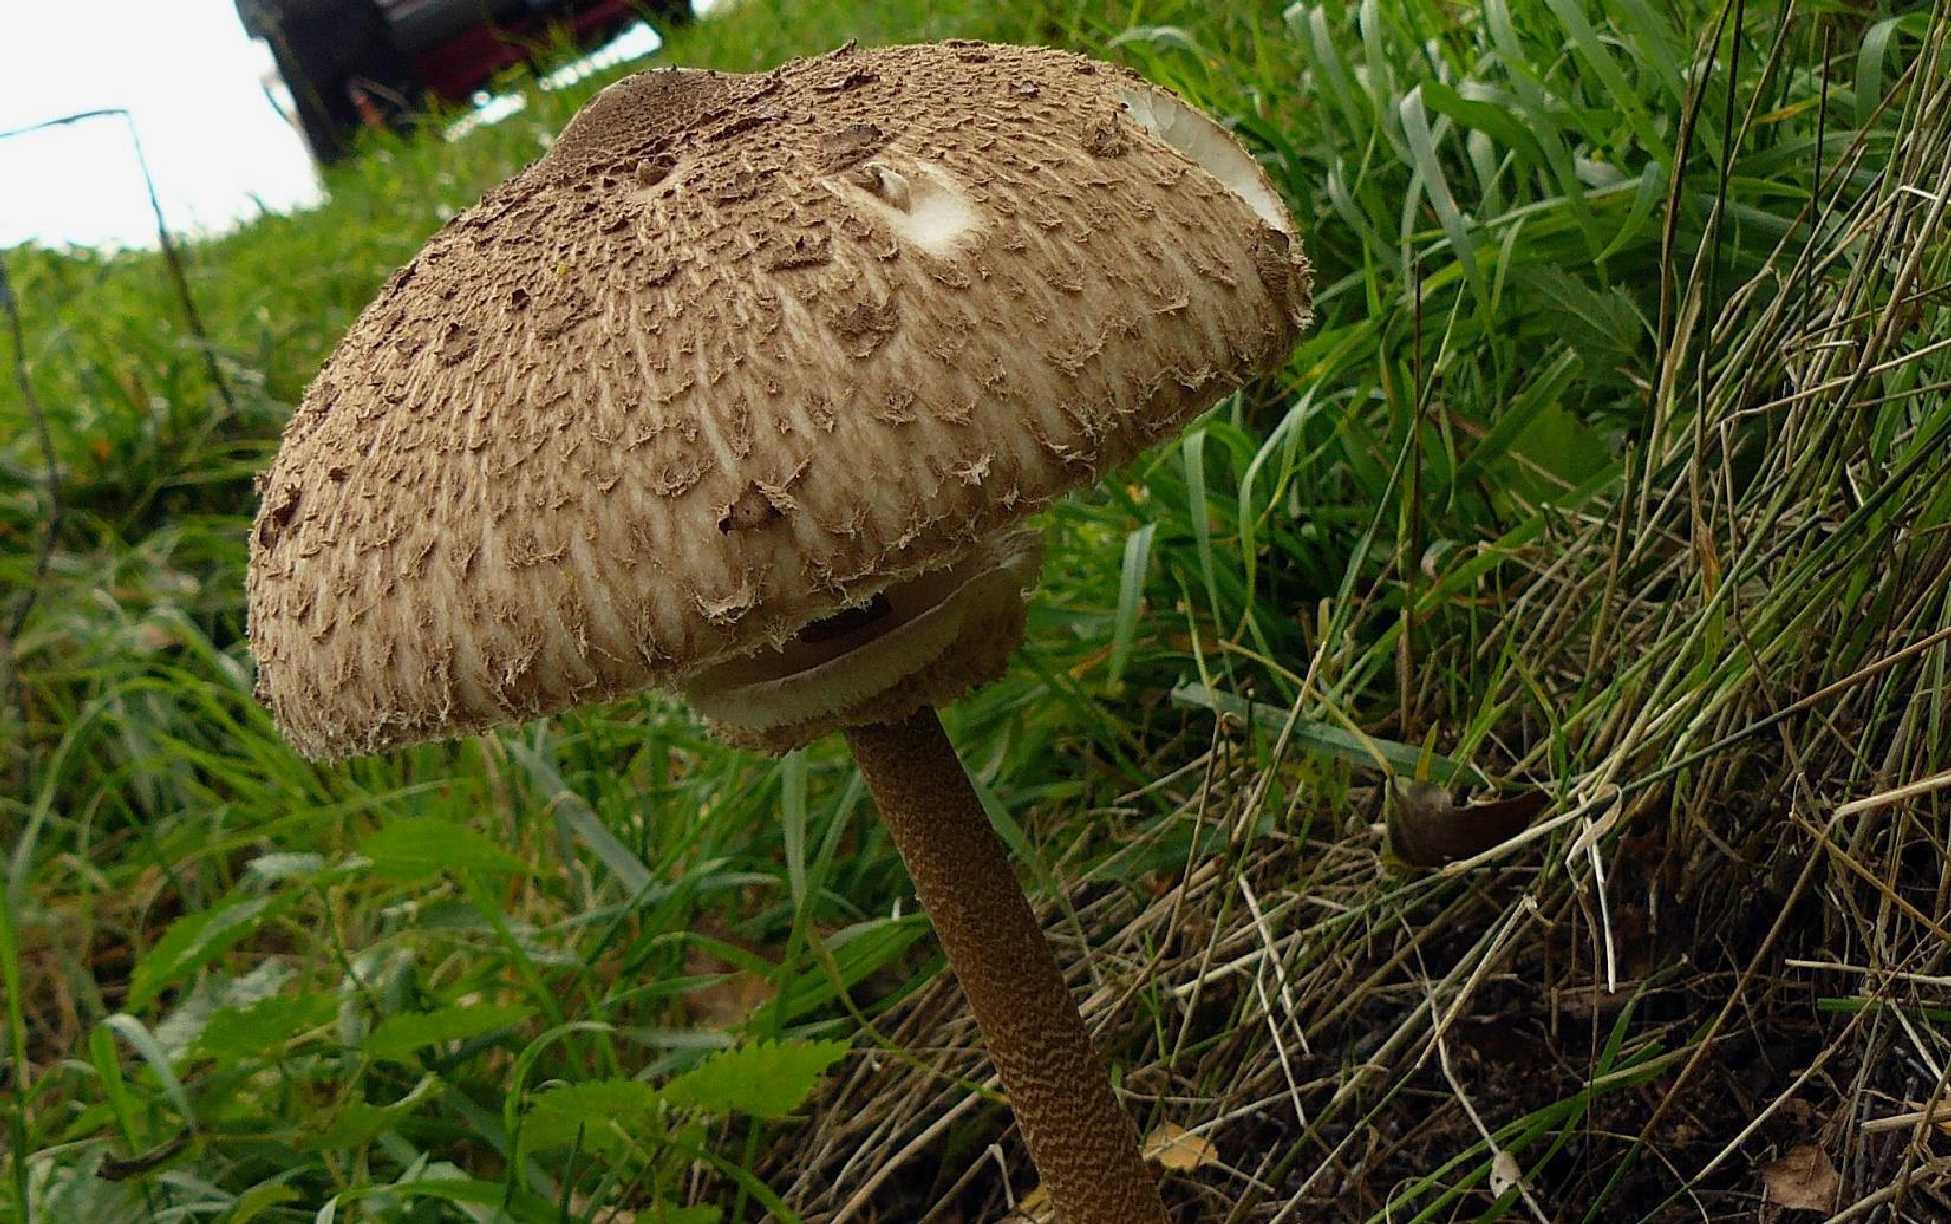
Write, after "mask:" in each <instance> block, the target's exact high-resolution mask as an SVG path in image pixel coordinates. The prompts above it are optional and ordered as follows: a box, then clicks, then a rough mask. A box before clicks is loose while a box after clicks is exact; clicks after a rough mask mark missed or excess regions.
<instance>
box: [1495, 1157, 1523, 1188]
mask: <svg viewBox="0 0 1951 1224" xmlns="http://www.w3.org/2000/svg"><path fill="white" fill-rule="evenodd" d="M1523 1184H1524V1170H1523V1169H1520V1168H1518V1165H1517V1157H1515V1156H1513V1155H1511V1154H1510V1153H1509V1152H1506V1151H1503V1150H1501V1149H1500V1150H1499V1151H1498V1153H1497V1155H1496V1156H1494V1157H1492V1158H1491V1161H1490V1192H1491V1194H1492V1195H1494V1196H1495V1197H1497V1198H1503V1197H1504V1195H1505V1194H1507V1193H1509V1192H1510V1191H1511V1190H1513V1189H1515V1188H1517V1187H1518V1186H1520V1185H1523Z"/></svg>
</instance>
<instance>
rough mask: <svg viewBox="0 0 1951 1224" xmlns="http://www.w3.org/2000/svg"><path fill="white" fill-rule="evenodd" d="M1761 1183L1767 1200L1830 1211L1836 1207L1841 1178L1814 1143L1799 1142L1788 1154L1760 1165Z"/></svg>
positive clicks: (1795, 1207) (1793, 1208)
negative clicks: (1771, 1162)
mask: <svg viewBox="0 0 1951 1224" xmlns="http://www.w3.org/2000/svg"><path fill="white" fill-rule="evenodd" d="M1761 1184H1762V1185H1763V1186H1764V1187H1765V1188H1766V1190H1767V1200H1768V1201H1769V1202H1771V1203H1776V1204H1779V1205H1781V1206H1782V1207H1785V1208H1787V1209H1788V1210H1790V1211H1820V1212H1824V1213H1827V1212H1831V1211H1834V1210H1835V1209H1836V1192H1837V1191H1838V1190H1840V1189H1841V1188H1842V1179H1841V1178H1839V1177H1837V1176H1836V1166H1835V1165H1832V1164H1830V1163H1829V1157H1828V1155H1827V1154H1825V1153H1824V1152H1823V1150H1822V1149H1821V1148H1819V1147H1817V1146H1816V1145H1815V1144H1813V1143H1798V1144H1796V1145H1795V1146H1794V1147H1792V1148H1790V1149H1789V1151H1788V1155H1786V1156H1784V1157H1782V1158H1781V1159H1780V1160H1777V1161H1775V1162H1774V1163H1773V1164H1767V1165H1763V1166H1762V1167H1761Z"/></svg>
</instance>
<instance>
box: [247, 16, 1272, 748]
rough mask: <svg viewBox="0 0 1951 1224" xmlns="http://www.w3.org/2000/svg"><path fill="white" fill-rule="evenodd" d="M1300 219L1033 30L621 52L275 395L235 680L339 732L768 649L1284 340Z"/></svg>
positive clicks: (396, 728) (1192, 405) (1191, 125)
mask: <svg viewBox="0 0 1951 1224" xmlns="http://www.w3.org/2000/svg"><path fill="white" fill-rule="evenodd" d="M1291 231H1292V223H1291V221H1290V220H1289V219H1288V217H1287V214H1286V212H1285V210H1284V208H1283V206H1282V205H1281V203H1280V201H1279V198H1278V196H1277V194H1276V193H1275V192H1274V191H1273V189H1272V187H1271V186H1270V185H1269V184H1268V183H1267V180H1266V178H1265V176H1264V175H1263V174H1262V173H1261V171H1260V170H1259V167H1258V166H1257V165H1256V164H1255V163H1254V162H1253V159H1252V158H1251V157H1250V156H1249V155H1248V154H1247V153H1246V152H1245V150H1243V149H1241V148H1240V147H1239V145H1238V144H1237V143H1236V142H1234V141H1233V139H1232V138H1231V137H1230V136H1229V135H1227V134H1226V133H1225V132H1224V131H1223V130H1222V129H1220V128H1219V127H1218V126H1217V125H1215V124H1213V123H1212V121H1211V120H1209V119H1206V118H1205V117H1204V116H1202V115H1199V114H1198V113H1197V112H1196V111H1193V110H1191V109H1190V108H1189V107H1187V106H1185V105H1184V104H1183V103H1181V102H1179V101H1178V100H1177V99H1176V98H1175V97H1173V96H1172V95H1171V94H1169V93H1167V92H1165V91H1163V90H1160V89H1157V88H1155V87H1153V86H1151V85H1148V84H1146V83H1145V82H1144V81H1142V80H1141V79H1139V78H1137V77H1136V76H1134V75H1132V74H1130V73H1128V72H1125V71H1123V70H1121V69H1117V68H1113V67H1111V66H1109V65H1105V64H1100V63H1096V62H1094V61H1091V60H1088V59H1084V58H1081V57H1079V56H1076V55H1071V54H1067V53H1064V52H1058V51H1052V50H1046V49H1037V48H1025V47H1010V46H995V45H988V44H981V43H969V42H952V43H947V44H940V45H928V46H907V47H893V48H886V49H881V50H872V51H861V50H855V49H853V48H852V47H851V46H849V47H845V48H842V49H841V50H839V51H836V52H834V53H832V54H829V55H826V56H822V57H819V58H817V59H810V60H803V61H796V62H793V63H789V64H786V65H783V66H782V67H780V68H777V69H775V70H773V71H771V72H767V73H763V74H756V75H749V76H739V75H725V74H720V73H714V72H703V71H694V70H685V69H667V70H662V71H656V72H647V73H642V74H639V75H637V76H633V77H629V78H627V79H625V80H623V81H620V82H618V83H617V84H615V85H612V86H611V87H610V88H608V89H606V90H604V91H603V92H602V93H601V94H599V95H598V96H597V97H596V98H595V99H594V100H592V101H591V102H590V104H589V105H588V106H586V107H585V108H584V109H583V110H582V111H581V112H580V113H579V114H578V115H577V116H576V118H575V119H574V120H573V121H572V122H571V123H570V125H569V126H568V127H567V128H566V129H565V130H564V132H563V133H562V136H561V138H560V139H559V140H558V141H557V142H556V143H555V145H554V147H553V148H552V149H551V150H550V151H549V153H548V154H547V155H546V156H545V157H543V158H542V160H540V161H539V162H537V163H536V164H535V165H533V166H531V167H529V168H528V169H527V170H525V171H523V172H522V173H521V174H519V175H517V176H516V177H515V178H513V179H511V180H509V181H508V182H507V183H504V184H503V185H502V186H500V187H498V188H496V189H495V190H494V191H492V192H490V193H489V194H488V196H487V197H486V198H485V199H484V200H483V201H482V202H481V203H480V204H479V205H477V206H475V207H474V208H472V209H470V210H468V211H467V212H465V213H463V214H461V215H460V216H458V217H456V218H455V219H454V220H453V221H452V222H450V223H449V224H448V225H447V226H446V227H445V228H443V229H442V230H441V231H440V232H439V233H438V234H436V235H434V237H433V238H432V239H431V240H429V242H428V243H427V245H426V246H425V247H424V248H423V249H422V250H421V252H420V253H419V255H417V256H416V257H415V258H414V259H413V260H412V261H411V262H409V263H408V264H407V265H406V267H404V268H402V269H401V270H400V271H399V272H398V273H397V274H395V275H394V277H393V278H392V280H391V281H389V282H388V283H387V285H386V287H385V289H384V290H383V291H382V292H381V293H380V295H379V297H378V298H377V299H376V300H375V301H374V302H373V303H372V304H371V305H370V306H368V307H367V308H366V310H365V312H364V313H363V314H362V315H361V316H360V317H359V320H358V321H357V322H356V323H355V324H354V325H353V327H352V329H351V331H350V332H349V333H348V334H347V335H346V337H345V338H344V340H343V341H341V343H340V344H339V346H338V348H337V349H336V350H335V352H334V353H333V355H332V357H331V358H330V360H329V361H328V362H327V363H326V365H325V367H324V369H323V370H322V371H321V372H320V373H319V375H318V377H317V378H316V379H315V380H314V381H313V383H312V385H311V387H310V388H309V389H308V390H307V392H306V394H305V397H304V401H303V402H302V404H301V405H300V406H299V408H298V410H297V412H296V413H295V414H294V415H293V417H292V419H291V421H290V423H289V425H288V426H287V428H286V430H285V434H284V439H283V443H282V446H281V447H280V449H279V452H278V455H277V458H276V460H275V461H274V462H273V464H272V466H271V469H270V471H269V472H268V473H267V474H266V476H265V477H264V479H263V482H262V486H261V487H262V495H263V500H262V504H261V506H260V509H259V512H258V516H257V519H256V523H255V525H254V528H253V532H252V539H251V562H250V572H249V580H248V594H249V605H250V617H251V635H252V647H253V650H254V652H255V654H256V655H257V660H258V668H259V672H258V694H259V697H260V699H261V700H263V701H264V702H265V703H266V704H267V705H269V707H270V708H271V710H272V713H273V715H274V717H275V718H276V720H277V722H278V723H279V725H280V726H281V727H282V729H283V730H284V732H285V734H286V736H287V737H288V738H289V739H290V740H291V741H292V743H293V744H294V745H296V746H297V747H298V748H299V750H300V751H302V752H304V753H306V754H307V755H310V756H315V757H339V756H346V755H352V754H355V753H361V752H371V751H378V750H381V749H385V748H388V747H393V746H397V745H401V744H406V743H410V742H413V741H417V740H423V739H429V738H435V737H439V736H445V735H452V734H456V733H460V732H463V731H468V730H473V729H478V728H482V727H486V726H490V725H493V724H496V723H502V722H508V721H511V720H516V719H521V718H526V717H531V716H534V715H539V714H543V713H547V712H550V711H553V710H558V709H563V708H566V707H569V706H572V705H577V704H581V703H583V702H586V701H593V700H598V699H602V698H607V697H612V696H617V695H620V694H623V693H627V692H631V691H635V690H638V689H642V688H645V687H648V686H653V685H671V684H677V683H681V682H683V681H684V680H685V679H686V678H688V677H692V676H695V675H697V674H699V673H701V672H704V671H706V670H707V669H710V668H713V667H715V666H718V665H720V664H722V663H724V662H725V661H726V660H728V659H732V658H735V657H737V656H739V655H742V654H748V653H751V652H754V651H756V650H760V649H763V648H765V647H768V646H776V645H779V644H780V643H782V642H785V641H786V640H788V639H790V638H791V637H792V635H794V634H795V633H796V632H797V631H798V630H800V629H801V628H802V627H804V626H806V625H807V624H809V623H811V622H813V621H815V620H818V619H820V618H822V617H825V616H828V615H830V614H832V613H834V612H835V611H837V610H840V609H844V608H848V607H851V606H854V605H858V604H860V603H862V602H863V601H865V600H867V599H869V598H871V597H873V596H874V595H875V594H876V593H877V592H879V591H881V590H883V589H884V588H886V587H888V586H889V585H890V584H894V583H899V582H903V581H907V580H910V579H912V578H914V577H915V576H916V575H919V574H923V573H926V572H929V571H932V570H936V569H940V568H943V567H946V566H951V565H954V564H956V563H957V562H958V561H959V560H961V559H963V558H965V557H967V556H968V555H970V554H971V553H972V552H973V551H974V550H975V549H976V548H977V547H978V545H979V544H980V543H981V542H982V541H983V540H984V539H985V538H988V537H991V536H993V535H994V534H995V533H997V532H998V531H999V530H1001V529H1003V528H1005V527H1007V526H1008V525H1009V524H1010V523H1012V522H1013V521H1015V520H1017V519H1020V518H1022V517H1023V516H1025V515H1027V514H1030V513H1031V512H1033V511H1035V510H1037V509H1038V508H1040V507H1042V506H1044V505H1046V504H1048V503H1049V502H1050V501H1052V500H1054V499H1056V498H1058V497H1061V496H1063V495H1064V494H1065V493H1066V492H1067V491H1069V490H1071V489H1073V488H1075V487H1077V486H1079V485H1081V484H1086V483H1089V482H1091V481H1092V480H1093V479H1094V478H1095V477H1096V475H1097V474H1098V473H1099V472H1100V471H1101V470H1103V469H1104V468H1106V467H1107V466H1110V465H1113V464H1116V463H1118V462H1121V461H1123V460H1125V459H1127V458H1129V457H1131V456H1132V455H1134V454H1136V453H1138V452H1139V451H1140V450H1142V449H1143V448H1144V447H1145V446H1147V445H1148V444H1149V443H1151V442H1153V441H1155V440H1156V439H1158V438H1160V437H1162V436H1164V435H1166V434H1168V433H1170V432H1172V431H1174V430H1175V429H1177V428H1178V427H1179V426H1180V425H1182V424H1183V423H1184V422H1185V421H1186V420H1187V419H1188V418H1189V417H1191V416H1192V415H1194V414H1196V413H1197V412H1199V411H1200V410H1202V409H1204V408H1205V407H1207V406H1209V405H1210V404H1212V403H1213V402H1214V401H1215V400H1217V399H1218V398H1219V397H1220V396H1222V395H1223V394H1225V393H1226V392H1227V391H1228V390H1230V389H1232V388H1233V387H1235V386H1237V385H1238V384H1239V383H1241V382H1242V381H1243V380H1245V379H1246V378H1248V377H1249V376H1251V375H1252V374H1253V373H1255V372H1256V371H1262V370H1266V369H1269V368H1273V367H1276V366H1278V365H1279V364H1280V363H1281V362H1282V361H1283V360H1284V359H1285V357H1286V355H1287V353H1288V351H1289V350H1290V348H1291V346H1292V343H1293V340H1294V338H1295V336H1296V334H1297V333H1298V331H1299V330H1300V329H1301V328H1302V327H1304V326H1305V325H1306V323H1307V322H1308V321H1309V318H1310V313H1309V310H1310V299H1309V284H1310V281H1309V275H1308V267H1307V264H1306V261H1305V259H1304V257H1303V256H1302V254H1301V251H1300V245H1299V242H1298V241H1297V240H1295V239H1294V238H1293V237H1292V236H1291ZM992 670H993V669H992ZM935 696H936V697H939V696H940V695H939V694H936V695H935Z"/></svg>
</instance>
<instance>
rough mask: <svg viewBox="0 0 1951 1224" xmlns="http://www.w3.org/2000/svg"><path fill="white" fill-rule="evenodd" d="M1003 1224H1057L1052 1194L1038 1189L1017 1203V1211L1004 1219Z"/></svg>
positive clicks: (1040, 1188)
mask: <svg viewBox="0 0 1951 1224" xmlns="http://www.w3.org/2000/svg"><path fill="white" fill-rule="evenodd" d="M1002 1224H1057V1209H1056V1207H1055V1206H1054V1205H1053V1204H1052V1203H1051V1202H1050V1192H1049V1191H1048V1190H1045V1189H1044V1188H1043V1187H1042V1186H1038V1187H1036V1188H1035V1189H1034V1190H1031V1191H1030V1192H1029V1193H1028V1194H1026V1195H1024V1196H1023V1197H1022V1198H1020V1199H1018V1200H1017V1201H1016V1210H1015V1211H1012V1212H1010V1213H1009V1214H1008V1215H1006V1216H1004V1217H1003V1222H1002Z"/></svg>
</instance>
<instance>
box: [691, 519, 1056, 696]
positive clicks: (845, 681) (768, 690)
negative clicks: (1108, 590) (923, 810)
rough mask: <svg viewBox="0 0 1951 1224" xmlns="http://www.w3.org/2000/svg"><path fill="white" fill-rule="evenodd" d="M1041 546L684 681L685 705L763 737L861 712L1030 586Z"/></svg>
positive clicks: (981, 554)
mask: <svg viewBox="0 0 1951 1224" xmlns="http://www.w3.org/2000/svg"><path fill="white" fill-rule="evenodd" d="M1042 561H1043V548H1042V540H1041V539H1040V537H1038V536H1037V535H1036V534H1035V533H1034V532H1023V533H1017V534H1013V535H1010V536H1007V537H1005V538H1003V539H1001V540H998V541H995V542H993V543H992V544H990V545H988V546H986V547H984V548H982V549H980V550H979V551H977V552H976V553H974V554H973V555H971V556H969V557H966V558H964V559H963V560H962V561H961V562H959V563H958V564H955V565H951V566H949V567H947V568H946V569H939V570H932V571H930V572H928V573H926V574H922V575H920V576H919V577H917V578H913V579H910V580H909V581H907V582H904V583H899V584H897V585H895V586H892V587H889V588H887V589H886V590H885V591H882V592H881V595H882V596H883V597H885V598H886V600H887V602H888V604H889V611H888V612H887V613H886V614H884V615H883V616H881V617H880V618H879V619H877V620H874V621H871V622H869V623H867V624H865V625H862V626H860V627H859V628H857V629H853V630H851V631H849V632H846V633H843V634H840V635H838V636H836V637H834V638H831V639H829V640H827V641H822V642H808V641H806V640H805V639H804V638H795V639H793V640H792V641H790V642H788V643H787V644H786V645H785V646H783V647H781V648H778V649H771V648H768V649H764V650H760V651H758V652H757V653H755V654H750V655H745V656H743V657H741V658H737V659H732V660H730V661H728V662H725V663H721V664H719V665H718V666H716V667H713V668H711V669H709V670H707V671H705V672H703V673H701V674H699V675H697V676H693V677H692V678H691V679H690V680H688V681H686V682H685V685H684V696H685V698H686V699H687V700H688V701H690V703H691V704H692V705H693V706H694V707H695V708H696V709H697V710H698V712H699V713H701V714H704V715H705V716H707V717H709V718H715V719H717V720H718V721H719V722H722V723H729V724H731V725H733V726H738V727H745V728H748V729H750V730H754V731H763V730H766V729H768V728H772V727H782V726H787V725H789V724H792V723H801V722H806V721H808V720H809V719H814V718H823V717H827V716H829V715H833V714H838V713H843V712H844V711H846V710H848V709H850V708H853V707H856V706H860V705H863V704H865V703H867V702H869V701H871V700H873V699H874V698H875V697H878V696H880V695H881V694H882V693H885V692H886V691H888V690H889V689H891V688H893V687H894V686H895V685H897V684H899V683H901V681H903V680H906V679H907V678H908V677H909V676H912V675H914V674H915V673H916V672H919V671H920V670H922V669H923V668H925V667H927V666H928V665H929V664H931V663H933V662H935V660H937V659H939V658H941V657H942V656H943V654H944V653H945V652H947V651H949V650H951V649H952V648H954V647H955V645H956V643H957V641H958V640H959V639H960V637H961V634H962V623H963V621H964V619H965V618H966V617H967V616H968V615H969V613H970V612H971V611H973V610H975V609H978V608H981V607H984V606H990V605H992V604H993V603H994V601H997V600H1020V599H1021V598H1023V592H1024V591H1026V590H1028V589H1029V588H1030V587H1032V586H1034V585H1035V584H1036V580H1037V573H1038V570H1039V569H1040V568H1041V566H1042Z"/></svg>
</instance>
